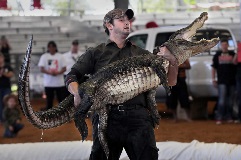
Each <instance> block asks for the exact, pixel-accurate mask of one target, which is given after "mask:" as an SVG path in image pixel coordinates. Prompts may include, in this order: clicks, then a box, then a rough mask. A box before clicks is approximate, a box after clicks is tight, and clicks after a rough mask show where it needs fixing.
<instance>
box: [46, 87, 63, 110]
mask: <svg viewBox="0 0 241 160" xmlns="http://www.w3.org/2000/svg"><path fill="white" fill-rule="evenodd" d="M64 91H65V87H45V94H46V98H47V99H46V103H47V104H46V109H50V108H52V107H53V103H54V95H55V93H56V95H57V100H58V102H59V103H60V102H61V101H63V100H64V98H65V97H64V96H65V95H64Z"/></svg>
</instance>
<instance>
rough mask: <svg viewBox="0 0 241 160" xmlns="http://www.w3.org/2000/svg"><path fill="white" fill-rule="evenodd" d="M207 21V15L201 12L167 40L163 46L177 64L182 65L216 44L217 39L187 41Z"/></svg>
mask: <svg viewBox="0 0 241 160" xmlns="http://www.w3.org/2000/svg"><path fill="white" fill-rule="evenodd" d="M207 19H208V13H207V12H203V13H202V14H201V15H200V16H199V17H198V18H196V19H195V20H194V21H193V22H192V23H191V24H190V25H188V26H187V27H185V28H182V29H180V30H178V31H176V32H175V33H174V34H172V35H171V36H170V38H169V40H168V41H167V42H165V43H164V44H163V45H164V46H166V47H167V48H168V49H169V50H170V51H171V53H173V54H174V56H175V57H176V58H177V60H178V64H182V63H183V62H184V61H185V60H186V59H188V58H189V57H191V56H194V55H196V54H198V53H201V52H204V51H207V50H209V49H211V48H212V47H214V46H215V45H217V44H218V42H219V38H213V39H211V40H205V39H202V40H200V41H197V42H191V41H189V40H190V39H191V38H192V37H193V36H195V34H196V31H197V30H198V29H199V28H201V27H202V26H203V24H204V22H205V21H206V20H207Z"/></svg>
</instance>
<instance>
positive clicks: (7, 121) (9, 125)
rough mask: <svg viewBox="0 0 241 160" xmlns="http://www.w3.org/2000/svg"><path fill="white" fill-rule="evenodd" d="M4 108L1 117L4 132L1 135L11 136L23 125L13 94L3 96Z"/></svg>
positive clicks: (15, 97) (16, 100)
mask: <svg viewBox="0 0 241 160" xmlns="http://www.w3.org/2000/svg"><path fill="white" fill-rule="evenodd" d="M3 102H4V105H5V107H4V110H3V119H4V125H5V132H4V134H3V137H6V138H12V137H15V136H16V135H17V133H18V132H19V131H20V130H21V129H23V127H24V125H23V124H21V123H20V122H21V114H20V111H19V109H18V99H17V96H16V95H14V94H8V95H6V96H5V97H4V98H3Z"/></svg>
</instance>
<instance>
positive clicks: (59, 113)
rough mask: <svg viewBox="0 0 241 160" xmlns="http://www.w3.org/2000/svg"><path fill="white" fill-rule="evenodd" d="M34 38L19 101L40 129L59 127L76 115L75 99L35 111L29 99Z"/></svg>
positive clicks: (23, 69)
mask: <svg viewBox="0 0 241 160" xmlns="http://www.w3.org/2000/svg"><path fill="white" fill-rule="evenodd" d="M32 42H33V36H32V37H31V40H30V42H29V43H28V47H27V51H26V55H25V58H24V61H23V63H22V65H21V69H20V73H19V79H18V100H19V103H20V105H21V109H22V111H23V113H24V115H25V116H26V118H27V119H28V121H29V122H30V123H31V124H33V125H34V126H35V127H37V128H39V129H49V128H54V127H58V126H60V125H62V124H64V123H67V122H69V121H70V120H71V119H72V118H73V116H74V113H75V107H74V97H73V95H70V96H68V97H67V98H66V99H65V100H63V101H62V102H61V103H60V104H59V105H58V106H57V107H53V108H52V109H49V110H47V111H34V110H33V108H32V106H31V104H30V97H29V71H30V60H31V50H32Z"/></svg>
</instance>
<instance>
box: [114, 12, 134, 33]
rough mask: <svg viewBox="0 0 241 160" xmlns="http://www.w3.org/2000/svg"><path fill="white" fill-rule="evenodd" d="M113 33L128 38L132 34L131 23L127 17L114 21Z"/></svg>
mask: <svg viewBox="0 0 241 160" xmlns="http://www.w3.org/2000/svg"><path fill="white" fill-rule="evenodd" d="M113 32H114V34H119V35H123V36H126V37H127V36H128V35H129V34H130V21H129V20H128V18H127V16H123V17H120V18H118V19H114V21H113Z"/></svg>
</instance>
